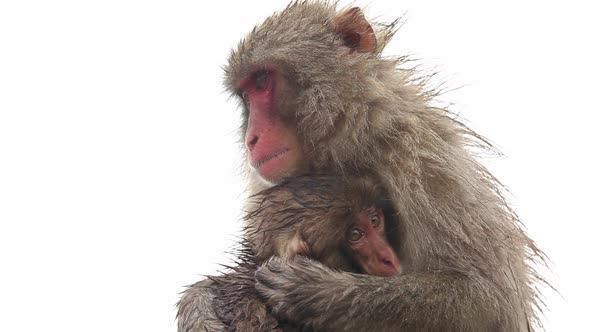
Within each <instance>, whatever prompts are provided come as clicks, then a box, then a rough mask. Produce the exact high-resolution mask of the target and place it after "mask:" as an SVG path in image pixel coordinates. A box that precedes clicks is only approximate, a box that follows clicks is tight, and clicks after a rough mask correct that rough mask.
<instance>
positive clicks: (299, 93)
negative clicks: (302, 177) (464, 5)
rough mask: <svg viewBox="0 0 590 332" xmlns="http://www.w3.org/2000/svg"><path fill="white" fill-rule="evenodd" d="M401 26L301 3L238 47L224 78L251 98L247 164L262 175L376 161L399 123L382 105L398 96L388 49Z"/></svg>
mask: <svg viewBox="0 0 590 332" xmlns="http://www.w3.org/2000/svg"><path fill="white" fill-rule="evenodd" d="M392 31H393V30H392V26H391V25H390V26H387V27H380V28H379V29H377V28H376V27H372V26H371V24H369V22H368V21H367V20H366V19H365V18H364V16H363V14H362V13H361V11H360V9H358V8H348V9H344V10H342V11H337V10H336V7H335V5H334V4H330V3H326V2H323V1H322V2H319V1H295V2H293V3H291V4H290V5H289V6H288V7H287V8H286V9H285V10H284V11H282V12H281V13H277V14H275V15H273V16H271V17H270V18H268V19H267V20H266V21H265V22H264V23H262V24H261V25H259V26H257V27H255V28H254V29H253V30H252V32H251V33H250V34H248V35H247V36H246V38H245V39H244V40H242V41H241V42H240V44H239V45H238V47H237V48H236V49H235V50H233V51H232V52H231V54H230V56H229V60H228V65H227V66H226V67H225V72H226V76H225V85H226V88H227V90H228V91H229V92H230V93H231V94H232V95H233V96H236V97H237V98H238V99H240V100H241V102H242V105H243V110H244V112H243V130H242V134H243V140H244V144H245V146H246V150H247V164H248V165H249V166H250V167H249V168H250V169H251V171H252V172H253V173H255V174H257V175H258V178H259V179H262V180H263V181H262V182H264V183H266V184H268V183H279V182H280V181H281V180H282V179H284V178H285V177H289V176H295V175H299V174H303V173H306V172H315V173H318V172H321V171H332V172H333V171H334V170H342V169H345V168H354V169H358V168H365V167H366V168H370V167H371V161H372V160H373V159H374V155H377V154H378V151H377V150H376V149H375V148H374V144H375V142H377V141H379V140H380V138H385V136H387V135H388V133H387V132H386V128H388V127H391V126H388V124H387V123H388V122H390V120H387V119H386V118H388V117H389V116H388V115H386V114H385V113H386V112H384V111H383V110H382V108H379V107H375V106H377V105H379V104H380V103H383V102H384V100H385V97H387V96H385V95H384V94H387V93H389V92H387V90H386V89H384V88H383V86H382V85H383V83H382V78H381V76H383V75H389V74H383V72H384V71H383V70H381V69H382V67H383V66H385V64H384V60H383V59H381V57H380V52H381V50H382V49H383V47H384V46H385V44H386V43H387V41H388V40H389V38H390V37H391V35H392V33H393V32H392ZM387 66H391V63H389V64H387Z"/></svg>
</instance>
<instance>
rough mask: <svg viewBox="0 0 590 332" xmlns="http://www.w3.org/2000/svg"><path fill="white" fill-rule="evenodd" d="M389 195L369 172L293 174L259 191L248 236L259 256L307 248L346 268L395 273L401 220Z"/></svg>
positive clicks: (249, 217)
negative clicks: (366, 174)
mask: <svg viewBox="0 0 590 332" xmlns="http://www.w3.org/2000/svg"><path fill="white" fill-rule="evenodd" d="M384 197H385V196H384V195H383V192H382V190H381V188H380V187H379V186H378V185H377V184H376V183H375V182H374V181H372V180H370V179H368V178H366V177H363V178H349V179H343V178H341V177H336V176H321V175H320V176H318V175H314V176H298V177H295V178H287V179H285V180H284V181H283V182H282V183H281V184H279V185H276V186H274V187H271V188H269V189H266V190H264V191H262V192H260V193H259V194H257V195H255V196H254V198H255V199H254V202H255V203H254V205H255V209H254V210H253V211H252V212H250V213H249V214H248V215H247V216H246V219H247V220H246V221H247V223H246V224H247V225H248V226H247V230H246V238H248V239H250V241H251V243H250V244H251V245H252V246H253V251H254V253H255V256H256V259H257V260H258V261H259V262H261V261H264V260H266V259H268V258H269V257H270V256H272V255H278V256H281V257H293V256H294V255H297V254H302V255H306V256H310V257H312V258H315V259H317V260H319V261H321V262H322V263H324V264H325V265H327V266H329V267H332V268H336V269H340V270H345V271H351V272H360V273H366V274H372V275H382V276H391V275H395V274H397V273H399V271H400V263H399V259H398V257H397V254H396V251H397V250H398V249H399V238H398V233H397V226H398V222H397V220H395V213H393V209H392V207H391V204H390V202H388V201H387V200H386V199H385V198H384ZM390 243H391V245H390Z"/></svg>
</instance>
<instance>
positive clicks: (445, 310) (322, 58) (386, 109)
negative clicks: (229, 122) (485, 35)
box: [178, 0, 544, 332]
mask: <svg viewBox="0 0 590 332" xmlns="http://www.w3.org/2000/svg"><path fill="white" fill-rule="evenodd" d="M395 29H396V26H395V24H389V25H383V24H378V23H374V22H371V21H369V20H368V19H367V18H365V16H364V15H363V13H362V11H361V10H360V9H359V8H356V7H354V8H351V7H349V8H343V9H338V8H337V6H336V4H334V3H331V2H325V1H313V0H310V1H294V2H292V3H291V4H290V5H288V6H287V8H286V9H284V10H283V11H281V12H278V13H276V14H274V15H272V16H270V17H269V18H268V19H267V20H265V21H264V22H263V23H262V24H260V25H258V26H256V27H255V28H254V29H253V30H252V31H251V32H250V33H249V34H248V35H247V36H246V37H245V38H244V39H243V40H242V41H241V42H240V43H239V44H238V46H237V47H236V48H235V49H234V50H233V51H232V52H231V53H230V55H229V59H228V64H227V66H226V67H225V85H226V88H227V90H228V91H229V92H230V94H231V95H232V96H235V97H236V98H237V99H238V100H240V102H241V104H242V109H243V126H242V127H243V131H242V135H243V136H242V137H243V142H244V149H245V152H246V153H245V156H246V157H245V160H244V161H245V164H246V165H247V169H248V172H247V173H248V174H247V176H248V181H249V184H248V186H249V190H250V192H251V193H257V192H260V191H262V190H264V189H266V188H270V187H272V186H275V185H277V184H280V183H281V182H282V181H283V180H284V179H286V178H288V177H296V176H299V175H304V174H332V175H337V176H341V177H343V178H351V177H353V178H354V177H363V176H367V177H370V178H371V179H374V180H375V181H376V182H377V183H379V185H380V186H381V187H382V188H383V192H384V193H385V194H386V195H388V196H387V197H385V199H386V200H387V201H388V202H390V203H391V205H392V206H393V210H394V211H395V215H396V218H397V220H398V225H397V229H396V233H397V234H398V236H399V243H398V244H397V245H394V243H392V248H393V250H394V254H395V255H396V257H398V258H399V262H400V267H401V268H400V271H401V272H400V273H399V274H398V275H395V276H393V277H391V276H387V277H383V276H376V275H368V274H359V273H355V272H347V271H339V270H334V269H331V268H329V267H327V266H326V265H324V264H322V263H321V262H319V261H316V260H310V259H304V258H303V259H302V258H297V259H285V258H284V257H283V258H281V257H271V258H270V259H268V260H267V261H266V262H264V263H261V264H260V265H259V266H258V267H257V270H256V272H255V280H254V284H255V287H256V290H257V292H258V294H259V295H260V296H261V298H262V299H263V301H264V302H265V304H266V306H267V307H268V308H269V309H270V310H271V311H272V313H273V315H274V317H276V318H277V319H279V320H280V321H282V322H289V323H290V324H294V325H296V326H298V327H299V328H301V329H305V330H317V331H527V330H532V329H534V328H535V327H536V326H539V320H538V316H537V312H538V304H539V300H538V295H539V294H538V291H537V288H536V286H537V283H539V282H542V278H541V277H540V276H539V275H538V274H537V273H536V272H535V269H534V265H535V263H536V262H540V261H543V260H544V255H543V253H542V252H541V250H540V249H539V248H538V247H537V245H536V244H535V243H534V242H533V240H531V239H530V238H529V237H528V235H527V234H526V232H525V231H524V230H523V228H522V227H521V225H520V220H519V218H518V216H517V215H516V213H515V212H513V210H512V209H511V208H510V206H509V205H508V204H507V203H506V200H505V199H504V197H503V191H504V190H503V187H502V185H501V184H500V183H499V182H498V180H496V178H495V177H494V176H493V175H491V174H490V173H489V171H488V170H487V169H486V168H485V167H484V166H483V165H482V164H481V163H480V162H479V161H478V160H477V158H476V156H475V155H474V153H475V152H477V151H476V149H475V148H479V149H480V150H481V151H487V150H489V149H492V147H491V146H490V145H489V143H488V142H486V141H485V140H484V139H482V137H481V136H479V135H478V134H477V133H475V132H473V131H472V130H470V129H469V128H468V127H466V126H465V125H464V124H462V123H461V122H460V121H459V119H457V117H455V116H454V115H453V114H452V113H450V112H449V111H447V110H446V109H443V108H439V107H437V106H436V105H434V103H433V102H432V98H433V97H434V96H435V95H436V93H434V92H432V91H429V90H426V89H425V82H424V81H423V80H420V79H417V76H416V72H415V71H414V70H411V69H407V65H404V61H405V58H404V57H385V56H383V55H382V50H383V48H384V47H385V46H386V44H387V43H388V42H389V41H390V39H391V38H392V36H393V32H394V31H395ZM255 205H256V204H254V202H252V201H250V202H246V210H247V211H251V209H252V208H253V207H255ZM298 227H299V228H300V230H299V232H300V233H301V234H305V232H306V229H308V228H309V229H313V227H314V226H313V225H310V224H309V223H307V222H305V221H302V222H301V224H300V225H299V226H298ZM249 240H250V241H251V242H252V248H254V250H257V251H263V250H264V244H265V242H264V241H263V238H260V237H253V238H251V239H249ZM287 244H288V243H287ZM287 244H286V243H275V244H274V245H275V246H276V248H284V247H285V246H286V245H287ZM396 246H397V247H396ZM255 254H256V253H255ZM280 254H285V252H283V253H281V252H279V256H280ZM217 293H218V290H217V289H216V288H215V286H214V285H213V284H212V282H211V281H210V280H207V281H202V282H199V283H196V284H195V285H193V286H191V287H190V288H189V289H188V290H187V291H186V292H185V293H184V295H183V297H182V298H181V300H180V302H179V311H178V326H179V331H182V332H189V331H190V332H192V331H205V330H216V329H222V330H223V328H224V327H223V324H221V322H220V321H219V318H218V317H217V315H216V314H215V310H214V306H213V298H215V296H216V294H217Z"/></svg>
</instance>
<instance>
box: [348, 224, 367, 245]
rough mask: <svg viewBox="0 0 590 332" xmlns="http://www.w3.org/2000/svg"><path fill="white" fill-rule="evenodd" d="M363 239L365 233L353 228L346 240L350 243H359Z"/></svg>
mask: <svg viewBox="0 0 590 332" xmlns="http://www.w3.org/2000/svg"><path fill="white" fill-rule="evenodd" d="M362 237H363V231H361V230H360V229H358V228H356V227H355V228H351V229H350V230H349V231H348V234H347V235H346V239H347V240H348V241H349V242H357V241H358V240H360V239H361V238H362Z"/></svg>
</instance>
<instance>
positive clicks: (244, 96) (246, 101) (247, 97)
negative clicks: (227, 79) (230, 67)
mask: <svg viewBox="0 0 590 332" xmlns="http://www.w3.org/2000/svg"><path fill="white" fill-rule="evenodd" d="M240 97H242V100H243V101H244V104H246V105H248V104H250V95H249V94H248V92H246V91H242V92H240Z"/></svg>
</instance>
